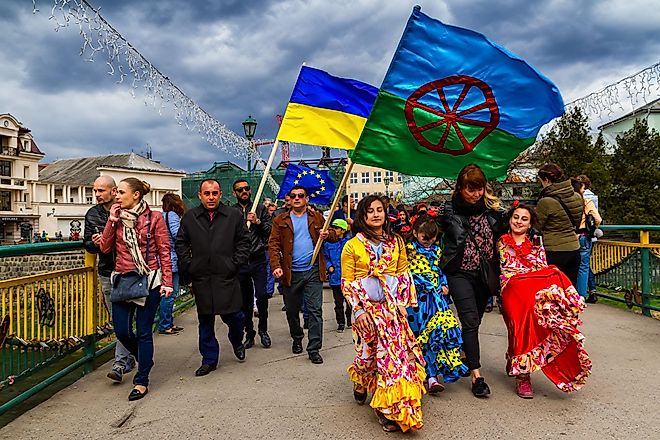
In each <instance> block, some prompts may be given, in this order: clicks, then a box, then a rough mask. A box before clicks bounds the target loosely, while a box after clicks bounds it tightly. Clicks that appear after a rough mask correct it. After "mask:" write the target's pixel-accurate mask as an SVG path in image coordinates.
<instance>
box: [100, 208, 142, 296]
mask: <svg viewBox="0 0 660 440" xmlns="http://www.w3.org/2000/svg"><path fill="white" fill-rule="evenodd" d="M149 214H150V215H149V220H151V212H150V213H149ZM149 227H150V228H151V221H149ZM150 240H151V231H149V232H147V256H146V259H145V261H146V262H147V264H149V242H150ZM149 287H150V286H149V274H148V273H146V274H144V275H143V274H141V273H139V272H137V271H131V272H125V273H115V274H113V277H112V290H111V291H110V302H113V303H115V302H122V301H130V300H132V299H139V298H146V297H148V296H149Z"/></svg>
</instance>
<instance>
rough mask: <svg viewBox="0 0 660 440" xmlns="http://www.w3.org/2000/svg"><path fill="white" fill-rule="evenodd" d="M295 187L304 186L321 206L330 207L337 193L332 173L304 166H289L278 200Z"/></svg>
mask: <svg viewBox="0 0 660 440" xmlns="http://www.w3.org/2000/svg"><path fill="white" fill-rule="evenodd" d="M294 186H302V187H303V188H305V189H306V190H307V195H308V196H309V197H310V198H313V199H314V203H318V204H319V205H330V204H331V203H332V197H333V195H334V193H335V189H336V185H335V182H334V180H332V177H331V176H330V172H329V171H327V170H314V169H312V168H308V167H304V166H302V165H295V164H289V165H288V166H287V168H286V173H285V174H284V179H283V180H282V184H281V185H280V192H279V194H278V195H277V198H278V199H283V198H284V196H285V195H287V194H288V193H289V191H291V188H293V187H294Z"/></svg>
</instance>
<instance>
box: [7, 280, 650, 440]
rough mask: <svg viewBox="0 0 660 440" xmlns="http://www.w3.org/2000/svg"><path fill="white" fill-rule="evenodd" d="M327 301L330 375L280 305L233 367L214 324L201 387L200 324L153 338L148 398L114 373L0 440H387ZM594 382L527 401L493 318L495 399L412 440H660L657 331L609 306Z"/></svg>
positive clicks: (455, 392)
mask: <svg viewBox="0 0 660 440" xmlns="http://www.w3.org/2000/svg"><path fill="white" fill-rule="evenodd" d="M331 298H332V296H331V293H330V292H329V291H328V290H326V292H325V303H324V317H325V323H324V328H325V334H324V341H323V350H322V355H323V357H324V359H325V363H324V364H323V365H312V364H311V363H310V362H309V360H308V359H307V356H306V354H303V355H292V353H291V343H290V338H289V336H288V330H287V326H286V319H285V316H284V312H281V311H280V308H281V305H282V300H281V297H277V298H275V299H273V300H272V301H271V303H270V312H271V319H270V325H271V331H270V333H271V336H272V338H273V347H272V348H271V349H268V350H267V349H264V348H262V347H261V346H259V345H257V346H256V347H255V348H252V349H250V350H248V354H247V360H246V362H245V363H242V364H241V363H239V362H238V361H237V360H236V359H235V358H234V356H233V354H232V352H231V349H230V346H229V342H228V341H227V339H226V336H225V333H226V327H225V326H224V325H223V324H221V323H220V320H218V324H217V332H218V335H219V336H221V337H220V338H219V339H220V342H221V345H222V350H223V352H222V354H221V361H220V362H221V364H220V366H219V368H218V370H217V371H215V372H213V373H211V374H209V375H208V376H206V377H202V378H197V377H194V374H193V373H194V371H195V369H196V368H197V367H198V366H199V363H200V357H199V354H198V352H197V332H196V315H195V311H194V310H190V311H188V312H186V313H185V314H183V315H182V316H181V317H179V318H178V320H177V323H178V324H179V325H182V326H184V327H185V328H186V329H185V331H184V332H183V333H181V334H179V335H177V336H162V335H155V344H156V355H155V362H156V365H155V366H154V368H153V370H152V374H151V386H150V393H149V395H148V396H147V397H145V398H144V399H142V400H141V401H138V402H133V403H131V402H128V400H127V396H128V393H129V392H130V389H131V384H130V381H131V377H132V374H131V376H129V377H128V380H125V381H124V383H122V384H119V385H116V384H112V383H110V382H109V380H108V379H107V378H106V377H105V375H106V373H107V372H108V368H109V364H106V365H104V366H102V367H100V368H99V369H97V370H96V371H94V372H93V373H92V374H90V375H88V376H86V377H84V378H83V379H81V380H80V381H78V382H76V383H75V384H73V385H72V386H70V387H68V388H66V389H64V390H62V391H61V392H59V393H58V394H56V395H55V396H54V397H52V398H51V399H50V400H48V401H46V402H44V403H42V404H41V405H39V406H37V407H36V408H34V409H32V410H31V411H29V412H27V413H26V414H24V415H23V416H21V417H19V418H18V419H16V420H14V421H13V422H12V423H10V424H9V425H7V426H5V427H4V428H3V429H2V430H0V439H12V440H16V439H45V438H53V439H109V438H121V439H270V440H272V439H324V438H327V439H335V440H340V439H367V438H386V437H387V438H402V437H403V434H400V433H398V434H387V433H384V432H383V431H382V430H381V428H380V426H379V425H378V423H377V421H376V418H375V416H374V415H373V412H372V410H371V409H370V408H369V406H368V405H365V406H358V405H357V404H355V403H354V401H353V396H352V392H351V384H350V382H349V380H348V377H347V375H346V371H345V370H346V367H347V365H348V364H349V363H350V362H351V360H352V356H353V347H352V341H351V334H350V333H349V332H345V333H342V334H339V333H336V332H335V331H334V330H335V328H336V327H335V323H334V312H333V310H332V300H331ZM583 319H584V322H585V324H584V326H583V328H582V329H583V332H584V333H585V335H586V337H587V350H588V351H589V353H590V355H591V358H592V360H593V364H594V369H593V375H592V376H591V378H590V380H589V381H588V383H587V385H586V387H585V388H584V389H582V390H581V391H579V392H577V393H573V394H564V393H562V392H560V391H559V390H557V389H556V388H555V387H554V386H553V385H552V384H551V383H550V382H549V381H548V380H547V379H545V377H544V376H543V374H542V373H535V374H534V375H533V383H534V386H535V391H536V396H535V397H534V399H533V400H523V399H520V398H519V397H517V396H516V395H515V393H514V379H512V378H508V377H507V376H506V375H505V374H504V356H503V354H504V351H505V349H506V329H505V326H504V322H503V321H502V317H501V316H500V315H499V314H498V313H497V312H493V313H490V314H486V316H485V319H484V324H483V326H482V329H481V343H482V357H483V360H482V363H483V365H484V368H483V372H484V375H485V377H486V378H487V381H488V383H489V384H490V387H491V389H492V392H493V394H492V396H491V397H490V398H489V399H486V400H478V399H476V398H474V397H473V396H472V394H471V392H470V388H469V382H468V380H467V379H463V380H461V381H459V382H458V383H455V384H452V385H449V386H448V387H447V390H446V391H445V392H443V393H441V394H440V395H438V396H425V397H424V404H423V405H424V406H423V409H424V422H425V426H424V428H423V429H422V430H421V431H419V432H417V433H415V434H413V435H412V436H409V437H410V438H417V439H426V438H429V439H430V438H433V439H443V440H446V439H461V440H469V439H489V440H491V439H515V438H521V439H522V438H524V439H562V438H566V439H599V440H600V439H631V440H632V439H634V440H642V439H660V417H659V414H660V397H659V396H660V372H658V367H659V366H660V321H657V320H654V319H650V318H645V317H642V316H639V315H635V314H633V313H629V312H626V311H623V310H619V309H616V308H612V307H608V306H605V305H600V304H596V305H591V306H589V308H588V309H587V311H586V312H585V314H584V315H583Z"/></svg>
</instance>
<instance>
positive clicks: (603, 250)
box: [591, 225, 660, 316]
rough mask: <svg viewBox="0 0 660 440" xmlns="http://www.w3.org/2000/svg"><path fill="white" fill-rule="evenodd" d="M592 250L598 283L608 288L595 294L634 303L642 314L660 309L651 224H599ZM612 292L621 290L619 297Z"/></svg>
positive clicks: (659, 250) (659, 263) (657, 249)
mask: <svg viewBox="0 0 660 440" xmlns="http://www.w3.org/2000/svg"><path fill="white" fill-rule="evenodd" d="M601 229H602V230H603V231H604V232H605V235H604V236H603V238H602V239H599V240H598V241H597V242H596V244H595V246H594V248H593V252H592V256H591V268H592V270H593V272H594V274H595V275H596V282H597V284H598V285H600V286H603V287H605V288H606V289H608V290H610V291H612V292H611V293H609V294H608V293H603V292H600V293H599V294H598V295H599V296H601V297H604V298H607V299H610V300H613V301H618V302H625V303H626V304H628V306H629V307H633V306H637V307H640V308H641V309H642V313H643V314H644V315H645V316H651V311H652V310H653V311H656V312H660V243H651V233H653V232H660V226H655V225H603V226H601ZM615 292H623V297H621V295H620V294H615Z"/></svg>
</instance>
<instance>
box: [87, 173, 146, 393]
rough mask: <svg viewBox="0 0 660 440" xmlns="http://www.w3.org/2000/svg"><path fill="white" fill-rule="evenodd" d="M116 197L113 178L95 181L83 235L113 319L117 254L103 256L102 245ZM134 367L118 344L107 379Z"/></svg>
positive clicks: (103, 177)
mask: <svg viewBox="0 0 660 440" xmlns="http://www.w3.org/2000/svg"><path fill="white" fill-rule="evenodd" d="M116 196H117V184H116V183H115V179H113V178H112V177H110V176H100V177H98V178H97V179H96V180H95V181H94V197H96V205H94V206H92V207H91V208H89V210H88V211H87V214H85V232H84V233H83V245H84V246H85V250H86V251H87V252H89V253H91V254H97V255H98V273H99V282H100V284H101V293H102V294H103V299H104V300H105V306H106V308H107V309H108V313H109V314H110V318H112V304H111V303H110V290H111V285H110V274H111V273H112V271H113V270H115V254H114V252H110V253H108V254H104V253H103V252H101V249H100V248H99V245H100V243H101V233H102V232H103V229H104V228H105V224H106V223H107V222H108V217H110V207H111V206H112V204H113V203H115V197H116ZM134 366H135V358H134V357H133V355H131V353H130V352H129V351H128V349H127V348H126V347H124V346H123V345H122V343H121V342H119V341H117V345H116V346H115V361H114V362H113V363H112V368H111V369H110V372H109V373H108V378H110V379H111V380H112V381H114V382H117V383H119V382H121V381H122V378H123V376H124V374H126V373H128V372H129V371H131V370H132V369H133V367H134Z"/></svg>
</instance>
